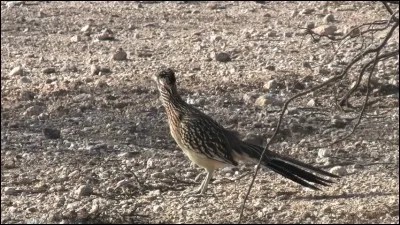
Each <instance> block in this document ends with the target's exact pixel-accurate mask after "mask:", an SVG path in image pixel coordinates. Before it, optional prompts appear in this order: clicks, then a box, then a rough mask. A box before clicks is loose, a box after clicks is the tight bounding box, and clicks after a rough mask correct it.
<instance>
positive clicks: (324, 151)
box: [318, 148, 330, 158]
mask: <svg viewBox="0 0 400 225" xmlns="http://www.w3.org/2000/svg"><path fill="white" fill-rule="evenodd" d="M329 152H330V151H329V150H328V149H326V148H321V149H319V150H318V157H320V158H324V157H327V156H329Z"/></svg>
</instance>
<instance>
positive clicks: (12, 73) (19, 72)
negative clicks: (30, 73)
mask: <svg viewBox="0 0 400 225" xmlns="http://www.w3.org/2000/svg"><path fill="white" fill-rule="evenodd" d="M23 74H24V70H23V69H22V67H21V66H17V67H15V68H14V69H12V70H11V71H10V73H9V75H10V76H15V75H23Z"/></svg>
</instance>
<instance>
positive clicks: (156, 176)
mask: <svg viewBox="0 0 400 225" xmlns="http://www.w3.org/2000/svg"><path fill="white" fill-rule="evenodd" d="M150 177H151V178H153V179H154V178H163V177H164V173H162V172H155V173H152V174H151V175H150Z"/></svg>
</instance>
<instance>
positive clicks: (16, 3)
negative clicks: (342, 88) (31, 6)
mask: <svg viewBox="0 0 400 225" xmlns="http://www.w3.org/2000/svg"><path fill="white" fill-rule="evenodd" d="M24 4H25V2H24V1H9V2H7V3H6V6H7V8H12V7H14V6H21V5H24Z"/></svg>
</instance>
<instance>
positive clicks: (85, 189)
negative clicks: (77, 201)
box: [75, 185, 93, 196]
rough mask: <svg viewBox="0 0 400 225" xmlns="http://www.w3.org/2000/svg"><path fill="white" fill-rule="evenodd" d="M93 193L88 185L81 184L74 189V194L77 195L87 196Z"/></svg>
mask: <svg viewBox="0 0 400 225" xmlns="http://www.w3.org/2000/svg"><path fill="white" fill-rule="evenodd" d="M92 193H93V189H92V187H91V186H90V185H81V186H79V188H77V189H76V190H75V194H77V195H78V196H89V195H91V194H92Z"/></svg>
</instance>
